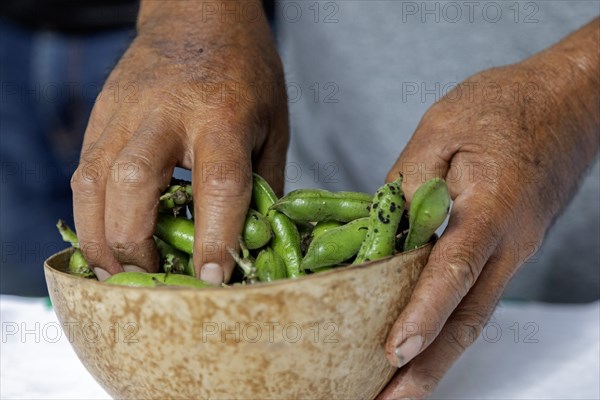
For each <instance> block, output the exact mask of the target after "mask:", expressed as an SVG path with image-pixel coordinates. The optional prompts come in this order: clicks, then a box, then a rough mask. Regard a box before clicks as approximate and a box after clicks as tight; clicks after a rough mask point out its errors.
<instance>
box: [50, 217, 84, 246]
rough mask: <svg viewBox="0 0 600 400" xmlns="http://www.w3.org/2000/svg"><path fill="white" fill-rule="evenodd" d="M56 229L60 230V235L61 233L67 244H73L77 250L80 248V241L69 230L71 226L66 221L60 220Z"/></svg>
mask: <svg viewBox="0 0 600 400" xmlns="http://www.w3.org/2000/svg"><path fill="white" fill-rule="evenodd" d="M56 227H57V228H58V233H60V236H62V239H63V240H64V241H65V242H67V243H71V246H73V247H75V248H76V249H78V248H79V239H77V235H76V234H75V232H73V230H71V228H69V225H67V224H66V223H65V221H63V220H62V219H59V220H58V222H57V223H56Z"/></svg>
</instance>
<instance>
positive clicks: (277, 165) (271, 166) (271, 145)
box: [253, 107, 289, 197]
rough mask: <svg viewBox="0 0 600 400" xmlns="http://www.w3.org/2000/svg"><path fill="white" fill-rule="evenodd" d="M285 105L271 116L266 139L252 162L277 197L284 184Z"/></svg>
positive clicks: (285, 147)
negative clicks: (271, 124)
mask: <svg viewBox="0 0 600 400" xmlns="http://www.w3.org/2000/svg"><path fill="white" fill-rule="evenodd" d="M288 124H289V121H288V113H287V107H283V110H282V111H281V112H279V113H277V114H276V115H275V116H274V118H273V126H272V127H271V130H270V134H269V136H268V137H267V140H266V142H265V144H264V146H263V148H262V150H261V151H260V153H259V154H258V156H257V157H256V162H254V163H253V165H254V168H255V170H256V172H257V173H258V174H259V175H260V176H262V177H263V178H265V179H266V180H267V182H269V184H270V185H271V187H272V188H273V190H274V191H275V194H277V196H278V197H281V196H282V195H283V189H284V184H285V159H286V153H287V147H288V144H289V125H288Z"/></svg>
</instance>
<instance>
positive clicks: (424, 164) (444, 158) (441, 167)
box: [386, 114, 458, 204]
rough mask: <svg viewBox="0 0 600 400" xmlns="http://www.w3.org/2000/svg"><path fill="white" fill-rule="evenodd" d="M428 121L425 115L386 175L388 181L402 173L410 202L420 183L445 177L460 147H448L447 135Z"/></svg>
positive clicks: (407, 198) (405, 190)
mask: <svg viewBox="0 0 600 400" xmlns="http://www.w3.org/2000/svg"><path fill="white" fill-rule="evenodd" d="M426 115H427V114H426ZM425 121H426V119H425V117H424V118H423V120H422V121H421V122H420V123H419V126H418V127H417V129H416V131H415V133H414V134H413V136H412V138H411V139H410V141H409V142H408V144H407V145H406V147H405V148H404V150H403V151H402V153H401V154H400V156H399V157H398V159H397V160H396V163H395V164H394V166H393V167H392V168H391V169H390V171H389V172H388V175H387V177H386V182H391V181H394V180H396V179H397V178H398V175H399V174H402V176H403V181H402V189H403V190H404V194H405V196H406V201H407V203H408V204H410V201H411V200H412V196H413V194H414V193H415V191H416V190H417V188H418V187H419V186H420V185H421V184H423V183H425V182H426V181H428V180H429V179H432V178H445V177H446V175H447V174H448V170H449V168H450V160H451V159H452V157H453V155H454V154H455V153H456V151H457V150H458V149H457V148H456V149H455V148H452V146H448V144H447V142H446V141H444V138H443V136H444V135H443V134H440V133H438V132H439V131H438V130H437V129H435V128H433V127H431V126H428V124H427V123H426V122H425ZM452 194H453V193H452V191H451V195H452ZM453 197H454V196H453Z"/></svg>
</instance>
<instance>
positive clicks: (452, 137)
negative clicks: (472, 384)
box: [379, 21, 600, 399]
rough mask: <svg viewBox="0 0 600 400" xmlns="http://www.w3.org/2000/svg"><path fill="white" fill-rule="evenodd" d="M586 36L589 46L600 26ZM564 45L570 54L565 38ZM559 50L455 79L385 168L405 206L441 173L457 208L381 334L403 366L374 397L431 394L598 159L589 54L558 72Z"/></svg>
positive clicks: (593, 62)
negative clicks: (400, 184)
mask: <svg viewBox="0 0 600 400" xmlns="http://www.w3.org/2000/svg"><path fill="white" fill-rule="evenodd" d="M594 26H595V27H594ZM586 29H587V30H588V32H587V35H588V37H590V35H591V37H592V43H594V42H593V41H594V40H595V41H596V48H597V44H598V43H597V42H598V22H597V21H596V24H595V25H594V24H591V25H590V26H588V27H587V28H586ZM590 30H591V32H589V31H590ZM586 40H588V39H586ZM588 45H590V44H589V43H588V44H586V46H588ZM592 47H593V46H592ZM590 48H591V47H590ZM559 50H561V49H560V48H559ZM567 50H568V51H569V52H570V55H571V56H572V57H573V58H574V59H575V56H576V55H577V54H576V53H575V52H574V51H573V43H571V47H569V48H567ZM588 51H589V50H588ZM557 54H560V53H559V52H558V50H556V49H555V50H554V53H552V52H550V51H547V54H546V53H540V56H538V57H534V58H532V59H530V60H527V61H526V62H523V63H521V64H517V65H513V66H508V67H504V68H496V69H491V70H488V71H485V72H483V73H480V74H478V75H475V76H473V77H471V78H470V79H468V80H467V81H465V82H463V84H461V85H460V86H459V87H457V88H455V90H454V91H452V92H450V93H448V94H447V96H446V97H445V98H443V99H442V100H441V101H440V102H438V103H436V104H434V105H433V106H432V107H431V108H430V110H429V111H428V112H427V113H426V114H425V115H424V117H423V118H422V120H421V122H420V124H419V126H418V128H417V130H416V132H415V133H414V135H413V137H412V139H411V141H410V142H409V144H408V145H407V147H406V148H405V149H404V151H403V152H402V154H401V155H400V157H399V159H398V161H397V163H396V164H395V165H394V167H393V168H392V169H391V171H390V173H389V175H388V178H387V179H388V180H393V179H395V178H396V177H397V176H398V172H402V173H403V174H404V189H405V191H406V194H407V196H406V197H407V200H408V201H409V202H410V200H411V198H412V195H413V194H414V191H415V190H416V188H417V187H418V185H419V184H421V183H423V182H424V181H425V180H427V179H430V178H432V177H434V176H441V177H445V178H446V180H447V182H448V186H449V190H450V193H451V196H452V198H453V200H454V203H453V207H452V211H451V215H450V219H449V223H448V226H447V229H446V231H445V232H444V234H443V235H442V237H441V238H440V239H439V240H438V241H437V243H436V244H435V246H434V248H433V250H432V253H431V255H430V257H429V260H428V263H427V265H426V266H425V268H424V270H423V272H422V274H421V276H420V278H419V281H418V283H417V286H416V288H415V290H414V292H413V294H412V297H411V300H410V302H409V304H408V306H407V307H406V308H405V309H404V310H403V312H402V313H401V315H400V317H399V318H398V320H397V321H396V323H395V325H394V327H393V328H392V331H391V333H390V334H389V336H388V339H387V342H386V345H385V351H386V355H387V357H388V359H389V361H390V363H392V364H393V365H395V366H399V367H402V368H401V369H400V370H399V371H398V373H397V374H396V376H395V377H394V379H393V380H392V381H391V382H390V383H389V384H388V386H387V388H386V389H385V390H384V391H383V392H382V393H381V394H380V396H379V398H380V399H397V398H405V397H410V398H414V397H424V396H426V395H428V394H429V393H431V391H432V390H433V389H434V388H435V386H436V385H437V383H438V382H439V381H440V379H441V378H442V376H443V375H444V373H445V372H446V371H447V370H448V369H449V368H450V366H451V365H452V363H453V362H454V361H455V360H456V359H457V358H458V357H459V355H460V354H461V353H462V352H463V351H464V350H465V349H466V348H467V346H469V345H470V344H471V343H473V341H474V340H475V339H476V338H477V337H478V336H479V333H480V331H481V329H482V327H483V326H484V324H485V323H486V322H487V321H488V319H489V317H490V315H491V313H492V312H493V309H494V307H495V305H496V303H497V301H498V300H499V298H500V296H501V294H502V292H503V289H504V288H505V286H506V285H507V283H508V282H509V280H510V279H511V277H512V276H513V274H514V273H515V272H516V271H517V269H518V267H519V266H520V265H521V264H522V263H523V262H524V261H525V260H526V259H527V258H528V257H529V256H531V255H532V254H533V253H534V251H535V250H536V249H537V247H538V246H539V245H540V243H541V241H542V239H543V237H544V234H545V232H546V230H547V229H548V228H549V226H550V225H551V223H552V221H553V219H554V218H555V217H556V215H557V214H558V213H559V211H560V210H561V209H562V208H563V207H564V205H565V204H566V203H567V201H568V200H569V199H570V197H571V196H572V194H573V192H574V190H575V189H576V187H577V183H578V181H579V179H580V178H581V176H582V174H583V172H584V171H585V169H586V167H587V166H588V165H589V164H590V163H591V162H592V160H593V158H594V156H595V154H596V153H597V149H598V135H597V130H598V127H599V126H600V116H598V114H599V113H600V111H598V108H597V104H598V99H599V97H600V96H599V94H598V91H599V90H598V87H599V86H598V83H597V80H598V72H597V71H598V56H597V54H596V55H594V56H593V57H592V58H591V59H589V58H588V59H587V61H588V62H587V63H581V62H580V63H579V64H578V65H577V66H575V67H573V68H571V69H569V70H565V66H564V64H561V63H562V62H563V60H564V57H559V56H558V55H557ZM594 74H596V75H594ZM590 83H593V84H591V85H590Z"/></svg>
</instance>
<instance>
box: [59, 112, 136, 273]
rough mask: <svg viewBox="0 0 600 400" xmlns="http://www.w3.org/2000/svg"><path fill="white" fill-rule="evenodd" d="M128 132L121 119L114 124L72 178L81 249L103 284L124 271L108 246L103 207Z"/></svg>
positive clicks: (106, 129) (85, 151)
mask: <svg viewBox="0 0 600 400" xmlns="http://www.w3.org/2000/svg"><path fill="white" fill-rule="evenodd" d="M89 129H90V128H88V130H89ZM129 130H130V128H129V127H128V126H127V125H125V124H122V123H120V120H119V119H118V118H115V119H113V120H111V121H110V122H109V124H108V125H107V126H106V127H105V129H104V131H103V133H102V135H100V137H99V138H98V139H97V140H96V141H95V142H94V143H93V144H92V145H91V147H90V148H89V149H87V150H84V152H83V154H82V156H81V160H80V162H79V166H78V167H77V169H76V170H75V172H74V173H73V176H72V178H71V189H72V191H73V217H74V220H75V229H76V231H77V237H78V239H79V245H80V247H81V250H82V252H83V255H84V257H85V258H86V260H87V261H88V263H89V264H90V267H91V268H92V269H93V270H94V272H95V273H96V276H97V277H98V279H100V280H104V279H106V278H108V277H109V276H110V274H115V273H117V272H121V271H123V269H122V267H121V265H120V264H119V263H118V261H117V259H116V258H115V257H114V256H113V253H112V251H111V250H110V248H109V246H108V244H107V243H106V236H105V229H104V227H105V218H104V204H105V193H106V182H107V181H108V179H110V175H111V173H112V172H111V170H110V167H111V165H112V162H113V160H114V159H115V158H116V156H117V154H118V152H119V151H120V149H121V148H122V147H123V146H124V145H125V142H126V138H127V137H128V135H129ZM86 136H87V132H86Z"/></svg>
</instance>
